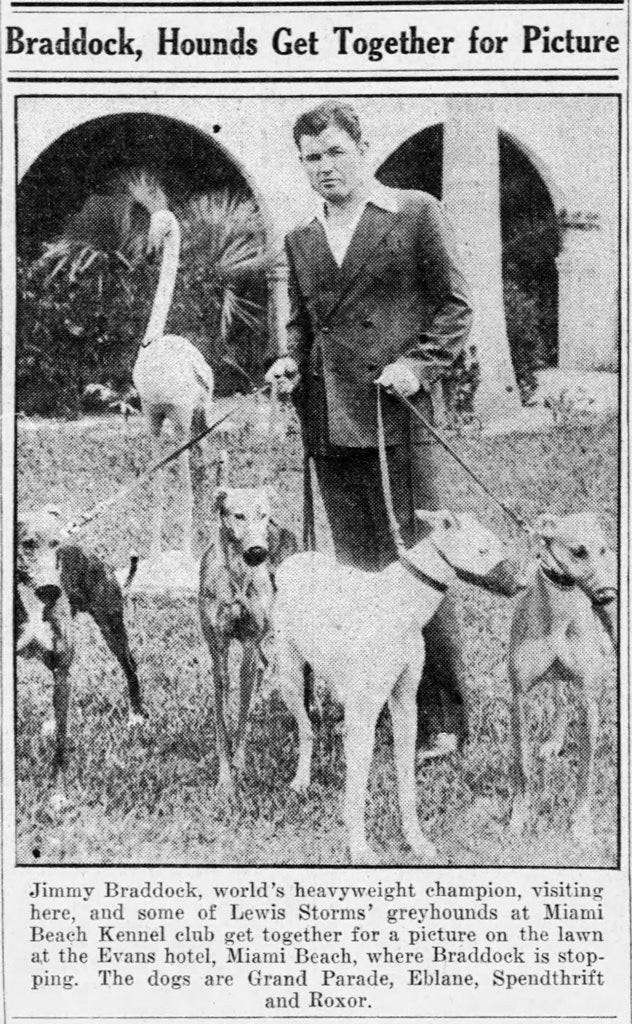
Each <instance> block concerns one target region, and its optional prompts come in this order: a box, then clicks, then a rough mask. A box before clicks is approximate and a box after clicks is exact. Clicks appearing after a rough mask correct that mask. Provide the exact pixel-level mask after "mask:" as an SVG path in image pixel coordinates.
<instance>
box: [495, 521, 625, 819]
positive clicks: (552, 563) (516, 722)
mask: <svg viewBox="0 0 632 1024" xmlns="http://www.w3.org/2000/svg"><path fill="white" fill-rule="evenodd" d="M534 534H535V536H536V538H537V539H538V542H539V546H540V550H539V564H538V567H537V570H536V572H535V576H534V579H533V582H532V583H531V584H530V586H529V587H528V588H527V589H526V591H525V593H524V594H523V595H522V596H521V597H520V599H519V601H518V603H517V605H516V609H515V613H514V617H513V621H512V624H511V631H510V637H509V654H508V674H509V683H510V686H511V691H512V704H511V723H512V744H513V756H512V783H513V786H512V788H513V808H512V816H511V829H512V831H514V832H520V831H522V830H523V828H524V826H525V824H526V820H527V816H528V802H527V783H528V779H529V776H530V772H531V754H530V745H529V734H528V722H527V718H526V709H525V701H526V698H527V696H528V694H529V692H530V691H531V690H532V688H533V687H534V686H535V685H536V684H537V683H538V682H539V681H540V680H541V679H542V677H543V676H544V675H545V674H547V673H549V672H552V673H553V676H554V680H553V681H554V684H555V690H556V712H557V713H556V719H555V723H554V725H553V730H552V733H551V736H550V738H549V739H548V740H547V742H546V743H544V744H543V745H542V746H541V748H540V755H541V756H543V757H549V756H554V755H559V754H560V753H561V751H562V748H563V745H564V740H565V737H566V731H567V726H568V715H567V705H566V701H565V700H564V699H563V697H564V694H563V686H564V683H563V680H564V679H565V680H570V681H572V682H574V683H576V684H578V685H579V690H580V700H581V705H582V725H583V732H584V733H585V736H586V750H585V755H584V756H583V757H582V756H580V774H579V780H578V789H577V802H576V807H575V813H574V820H573V834H574V835H575V837H576V838H578V839H584V838H585V837H586V835H587V834H589V833H590V831H591V822H590V806H591V801H592V795H593V762H594V755H595V743H596V738H597V732H598V727H599V711H598V705H597V681H598V678H599V675H600V672H601V670H602V668H603V662H604V656H605V653H606V646H607V645H604V640H605V639H606V634H608V635H609V636H610V639H611V640H612V644H613V646H614V645H616V639H615V629H614V621H613V619H612V618H610V617H609V616H608V614H607V611H606V609H608V607H609V606H610V605H611V604H612V602H613V601H614V600H615V598H616V595H617V567H616V561H615V558H614V556H613V554H612V552H611V551H610V550H609V548H608V546H607V544H606V541H605V538H604V535H603V531H602V530H601V527H600V525H599V523H598V521H597V518H596V517H595V516H594V515H590V514H586V513H583V514H578V515H569V516H555V515H552V514H550V513H546V514H544V515H542V516H540V517H539V519H538V521H537V523H536V525H535V528H534ZM604 629H605V632H604Z"/></svg>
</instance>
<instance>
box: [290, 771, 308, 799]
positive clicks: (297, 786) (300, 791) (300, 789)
mask: <svg viewBox="0 0 632 1024" xmlns="http://www.w3.org/2000/svg"><path fill="white" fill-rule="evenodd" d="M310 782H311V779H310V777H309V775H307V776H305V775H300V776H299V775H295V776H294V778H293V779H292V781H291V782H290V789H291V790H293V791H294V792H295V793H296V794H297V796H305V795H306V793H307V790H308V789H309V785H310Z"/></svg>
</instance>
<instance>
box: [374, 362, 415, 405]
mask: <svg viewBox="0 0 632 1024" xmlns="http://www.w3.org/2000/svg"><path fill="white" fill-rule="evenodd" d="M375 383H376V384H381V385H382V387H383V388H384V389H385V390H386V391H390V392H392V393H394V394H396V395H399V396H400V397H401V398H410V397H411V396H412V395H416V394H417V392H418V391H419V381H418V380H417V378H416V377H415V374H414V373H413V371H412V370H409V368H408V367H407V366H405V365H404V363H389V364H388V366H385V367H384V369H383V370H382V373H381V375H380V376H379V377H378V379H377V380H376V382H375Z"/></svg>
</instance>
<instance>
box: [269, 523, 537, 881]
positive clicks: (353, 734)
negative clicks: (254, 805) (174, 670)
mask: <svg viewBox="0 0 632 1024" xmlns="http://www.w3.org/2000/svg"><path fill="white" fill-rule="evenodd" d="M416 514H417V517H418V518H419V519H420V520H421V521H422V522H425V523H428V524H429V525H430V526H431V532H430V534H429V535H428V536H427V537H426V538H425V539H424V540H422V541H420V542H419V543H418V544H416V545H415V546H414V547H412V548H411V549H410V550H409V552H408V556H409V559H410V561H411V562H412V571H411V569H410V568H405V567H404V565H403V564H401V563H400V562H394V563H393V564H392V565H390V566H389V567H388V568H387V569H385V570H383V571H382V572H379V573H368V572H363V571H361V570H359V569H355V568H350V567H348V566H343V565H340V564H338V563H337V562H336V561H335V560H334V559H332V558H328V557H326V556H325V555H322V554H320V553H318V552H304V553H302V554H297V555H293V556H292V557H290V558H288V559H287V560H286V561H284V562H283V564H282V565H281V566H280V568H279V570H278V572H277V576H276V584H277V599H276V605H275V612H274V627H275V634H276V642H277V657H278V668H279V686H280V690H281V695H282V697H283V699H284V701H285V703H286V704H287V706H288V708H289V710H290V711H291V712H292V714H293V715H294V716H295V718H296V721H297V725H298V732H299V756H298V766H297V769H296V774H295V776H294V779H293V781H292V783H291V785H292V786H293V788H294V789H296V790H302V789H304V788H305V787H307V786H308V785H309V782H310V774H311V755H312V745H313V736H312V730H311V726H310V721H309V718H308V716H307V713H306V711H305V706H304V700H303V697H304V687H303V668H304V666H305V665H306V664H308V665H310V666H311V667H312V669H313V671H314V673H315V675H316V676H317V677H319V678H320V679H322V680H323V682H324V683H325V684H326V685H328V686H329V687H330V688H331V690H332V691H333V693H334V695H335V696H336V697H337V699H338V700H340V702H341V703H342V704H343V706H344V712H345V754H346V761H347V783H346V795H345V819H346V823H347V827H348V829H349V847H350V853H351V859H352V861H353V862H355V863H357V862H370V861H372V860H373V855H372V851H371V849H370V847H369V846H368V844H367V839H366V830H365V822H364V807H365V801H366V792H367V783H368V774H369V767H370V763H371V756H372V751H373V742H374V736H375V727H376V724H377V719H378V715H379V713H380V710H381V709H382V707H383V705H384V703H385V702H386V701H387V700H388V702H389V707H390V711H391V718H392V723H393V739H394V746H395V765H396V770H397V779H398V790H399V802H400V808H401V816H402V826H403V831H404V835H405V837H406V839H407V841H408V843H409V844H410V846H411V847H412V849H413V851H414V852H415V853H416V854H419V855H420V856H422V857H424V858H426V859H428V860H431V859H433V858H435V857H436V851H435V848H434V846H433V844H432V843H431V842H430V841H429V840H428V839H427V838H426V837H425V836H424V834H423V832H422V831H421V828H420V825H419V820H418V818H417V809H416V799H415V767H414V764H415V741H416V730H417V712H416V704H415V701H416V693H417V688H418V686H419V680H420V679H421V676H422V671H423V666H424V658H425V649H424V638H423V633H422V629H423V627H424V626H425V625H426V623H427V622H429V620H430V619H431V618H432V616H433V615H434V614H435V612H436V611H437V609H438V607H439V605H440V603H441V600H442V598H443V597H444V595H445V593H446V591H447V589H448V587H449V585H450V584H451V583H453V582H454V580H455V579H456V578H457V577H459V578H462V579H466V580H467V581H468V582H472V583H475V584H478V585H480V586H484V587H486V588H487V589H489V590H492V591H493V592H495V593H501V594H504V595H507V596H513V595H514V594H515V593H517V591H518V590H519V589H520V588H521V586H522V585H523V583H522V580H521V578H520V573H519V570H518V567H517V565H516V564H515V563H514V562H511V561H510V560H509V559H507V558H506V557H505V556H504V553H503V548H502V544H501V542H500V541H499V539H498V538H497V537H496V536H495V535H494V534H493V533H492V532H491V531H490V530H488V529H486V528H485V527H483V526H481V524H480V523H479V522H477V520H476V519H474V518H473V516H470V515H460V516H458V517H457V516H455V515H453V514H452V513H450V512H425V511H423V512H422V511H418V512H417V513H416Z"/></svg>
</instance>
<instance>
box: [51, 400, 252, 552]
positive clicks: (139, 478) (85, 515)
mask: <svg viewBox="0 0 632 1024" xmlns="http://www.w3.org/2000/svg"><path fill="white" fill-rule="evenodd" d="M234 411H235V410H234V408H233V409H229V411H228V412H226V413H224V415H223V416H220V417H219V419H216V420H213V422H212V423H211V424H210V425H209V426H207V427H205V428H204V430H202V431H200V433H199V434H196V435H195V437H192V438H190V440H188V441H186V442H185V444H181V445H180V446H179V447H178V448H174V449H173V451H171V452H169V454H168V455H165V457H164V458H163V459H159V461H158V462H154V464H153V465H152V466H149V467H148V468H147V469H145V470H142V471H140V472H137V473H136V476H135V477H134V479H133V480H132V481H131V483H129V484H127V485H126V486H125V487H121V488H120V490H118V491H116V492H115V493H114V494H111V495H110V497H109V498H105V499H104V500H103V501H100V502H98V504H96V505H93V507H92V508H91V509H88V511H87V512H80V513H79V515H78V516H77V517H76V518H75V519H73V520H71V522H70V523H68V525H67V527H66V530H67V531H68V533H75V532H76V531H77V530H79V529H81V527H82V526H85V525H86V524H87V523H91V522H92V520H93V519H96V518H97V516H100V515H101V514H102V513H103V512H105V511H106V510H107V509H108V508H110V507H111V506H112V505H114V504H115V502H117V501H118V500H119V498H123V497H125V496H126V495H127V494H129V493H130V492H131V491H133V490H134V488H135V487H138V485H139V484H141V483H143V481H144V480H150V479H151V477H152V476H153V475H154V474H155V473H157V472H158V470H159V469H162V468H163V467H164V466H168V465H169V463H170V462H173V460H174V459H177V458H178V457H179V456H180V455H182V454H183V452H186V451H188V449H189V448H192V447H193V446H194V445H196V444H199V443H200V441H202V440H203V439H204V438H205V437H206V436H207V435H208V434H211V433H212V432H213V431H214V430H216V428H217V427H219V425H220V423H223V422H224V420H227V419H228V417H229V416H231V415H232V414H233V412H234Z"/></svg>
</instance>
